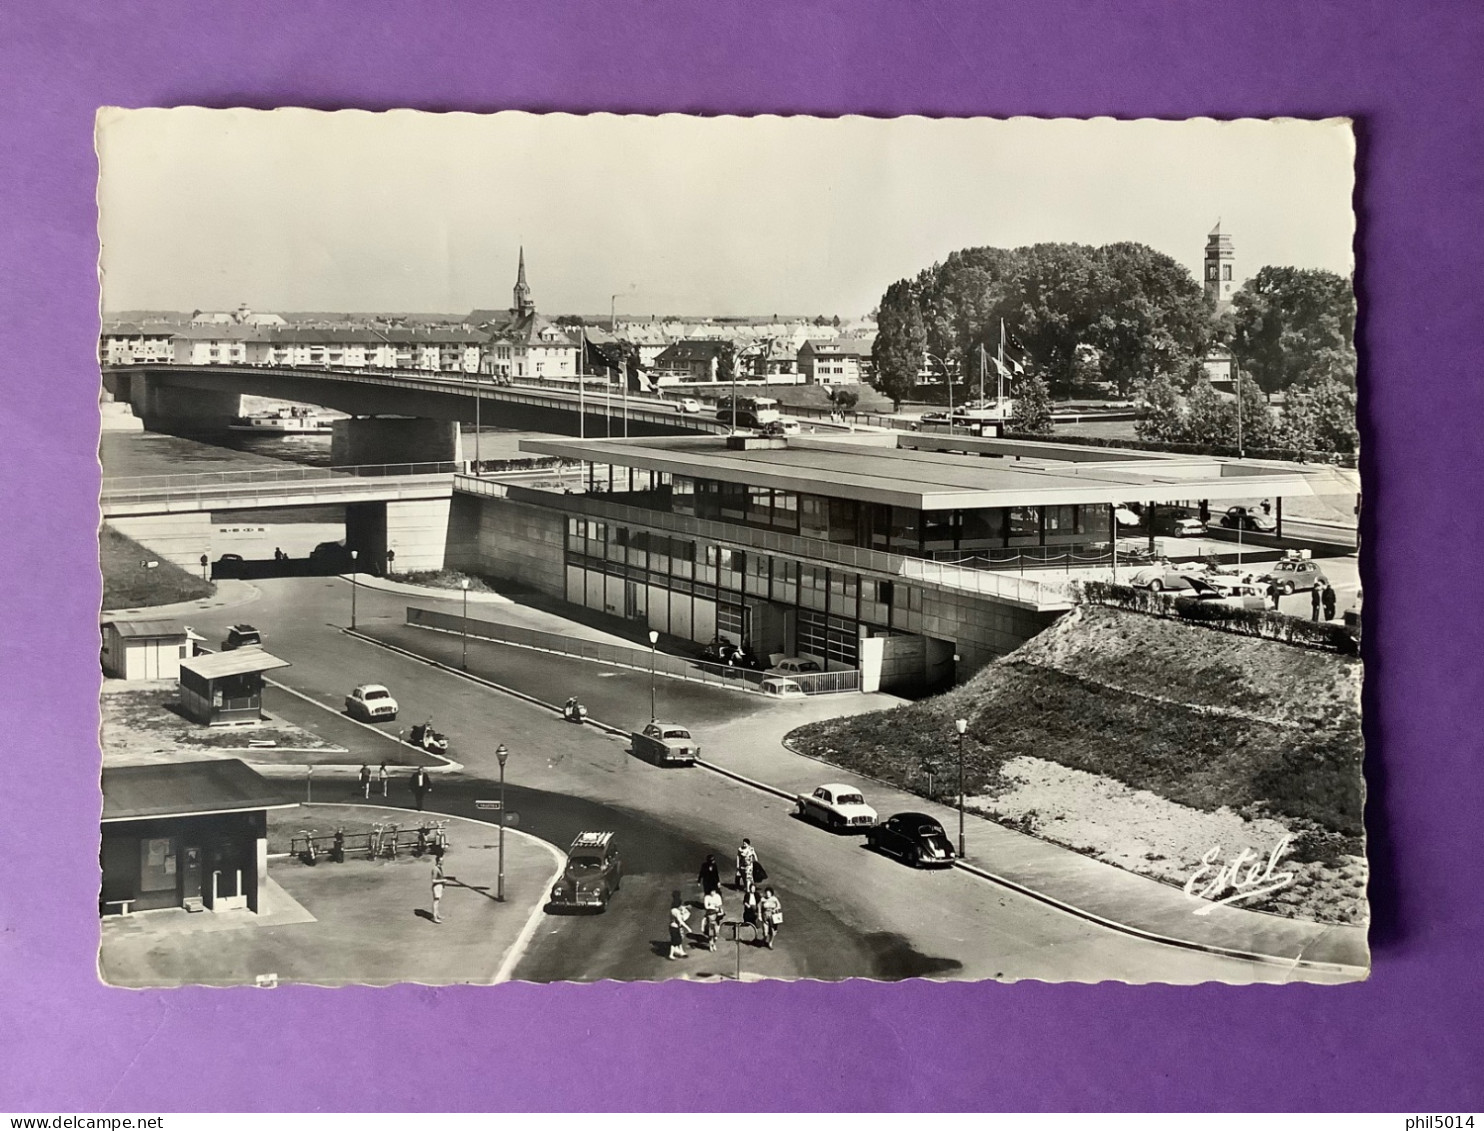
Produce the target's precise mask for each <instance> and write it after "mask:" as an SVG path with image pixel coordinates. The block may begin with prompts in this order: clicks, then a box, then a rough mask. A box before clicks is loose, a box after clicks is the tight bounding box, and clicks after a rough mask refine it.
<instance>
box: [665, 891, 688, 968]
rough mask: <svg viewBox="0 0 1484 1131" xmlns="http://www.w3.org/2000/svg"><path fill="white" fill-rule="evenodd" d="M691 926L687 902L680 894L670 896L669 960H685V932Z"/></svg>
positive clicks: (674, 893)
mask: <svg viewBox="0 0 1484 1131" xmlns="http://www.w3.org/2000/svg"><path fill="white" fill-rule="evenodd" d="M689 926H690V908H688V907H687V906H686V905H685V900H684V899H682V898H681V897H680V893H679V892H678V891H677V892H672V893H671V894H670V953H669V955H668V957H669V958H684V957H685V956H686V950H685V932H686V928H687V927H689Z"/></svg>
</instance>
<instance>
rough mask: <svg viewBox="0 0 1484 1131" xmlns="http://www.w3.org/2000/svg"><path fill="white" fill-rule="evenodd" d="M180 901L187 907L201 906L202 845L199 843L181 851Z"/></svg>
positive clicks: (187, 846)
mask: <svg viewBox="0 0 1484 1131" xmlns="http://www.w3.org/2000/svg"><path fill="white" fill-rule="evenodd" d="M180 901H181V903H182V904H183V905H184V906H186V907H200V906H201V846H200V845H197V844H188V845H186V846H185V847H184V849H182V851H181V861H180Z"/></svg>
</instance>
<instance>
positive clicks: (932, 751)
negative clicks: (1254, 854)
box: [789, 607, 1364, 921]
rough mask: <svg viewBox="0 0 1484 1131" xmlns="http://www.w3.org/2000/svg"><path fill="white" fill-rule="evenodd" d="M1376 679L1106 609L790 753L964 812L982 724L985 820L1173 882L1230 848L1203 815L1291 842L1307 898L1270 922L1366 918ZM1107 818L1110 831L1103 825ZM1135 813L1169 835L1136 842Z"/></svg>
mask: <svg viewBox="0 0 1484 1131" xmlns="http://www.w3.org/2000/svg"><path fill="white" fill-rule="evenodd" d="M1359 673H1360V669H1359V664H1358V661H1356V660H1354V659H1352V658H1346V657H1341V656H1336V655H1333V654H1328V653H1322V652H1316V651H1310V650H1306V649H1303V648H1298V647H1294V646H1291V645H1287V644H1281V643H1277V642H1274V641H1266V640H1256V639H1250V638H1243V637H1237V636H1232V635H1229V634H1226V633H1220V632H1214V631H1211V630H1208V629H1203V628H1200V627H1197V626H1189V625H1185V624H1181V623H1178V622H1174V621H1167V620H1159V619H1156V618H1153V617H1147V616H1140V615H1138V614H1136V613H1130V612H1123V611H1119V610H1114V609H1107V608H1096V607H1090V608H1085V609H1083V610H1081V611H1079V612H1076V613H1073V614H1069V615H1068V616H1067V617H1065V618H1063V619H1062V621H1060V622H1059V623H1058V624H1057V625H1055V626H1054V627H1053V628H1051V629H1049V630H1048V631H1047V632H1045V633H1043V634H1042V635H1041V636H1039V637H1037V638H1036V639H1034V640H1032V641H1030V642H1029V643H1027V644H1026V645H1024V646H1023V647H1022V648H1020V649H1018V650H1017V651H1016V652H1015V653H1013V654H1012V655H1010V656H1007V657H1005V658H1004V659H1003V660H1002V661H1000V662H999V663H996V664H993V665H991V666H990V667H988V668H987V669H985V670H984V671H982V672H980V673H978V674H977V675H976V676H975V677H974V678H973V679H972V680H970V681H969V682H968V683H966V684H965V685H964V686H962V687H959V688H955V689H954V690H952V691H950V692H948V693H946V694H944V695H940V696H937V697H935V698H932V699H927V700H924V701H922V702H919V703H912V704H908V705H906V706H902V707H898V708H896V709H894V710H891V711H885V712H879V713H876V714H870V715H857V716H853V717H850V718H845V719H836V720H830V721H827V722H822V723H812V724H810V725H808V726H805V727H802V728H800V729H799V730H796V731H794V732H793V734H792V735H790V737H789V741H790V742H791V743H792V744H793V745H794V746H795V747H797V748H798V749H800V750H802V751H804V752H806V753H808V754H811V755H814V756H816V757H820V758H824V759H826V760H827V761H831V762H834V763H836V764H838V765H841V766H844V767H846V768H848V769H851V770H856V771H859V772H862V773H866V774H870V775H872V776H873V777H877V778H881V779H883V780H886V781H889V782H891V783H893V784H894V785H898V786H901V787H902V788H905V789H908V790H911V791H913V792H916V793H919V794H923V795H926V794H927V785H928V773H927V769H928V767H929V766H930V765H932V766H933V769H934V771H935V777H934V794H935V796H936V797H937V799H938V800H942V801H949V802H953V801H955V800H956V793H954V791H955V790H956V787H957V748H956V734H955V732H954V727H953V720H954V719H957V718H965V719H967V720H968V724H969V729H968V738H967V740H966V742H965V778H966V783H965V791H966V793H967V794H968V795H969V796H970V797H971V798H972V803H971V804H972V807H973V808H975V809H977V810H978V811H979V812H981V813H983V814H984V815H986V816H990V817H993V818H995V819H998V820H1000V821H1002V822H1003V823H1005V824H1009V825H1012V826H1014V827H1017V828H1020V829H1021V830H1022V831H1025V832H1030V833H1034V834H1036V835H1042V836H1045V837H1046V838H1047V839H1051V840H1059V839H1060V840H1062V842H1063V843H1068V844H1069V846H1070V847H1075V848H1077V849H1078V850H1079V851H1083V852H1086V853H1089V854H1091V855H1096V856H1098V857H1100V858H1102V859H1105V860H1108V861H1109V862H1112V863H1118V864H1120V865H1121V866H1124V867H1131V868H1133V870H1136V871H1141V872H1145V873H1147V874H1151V875H1154V876H1156V877H1157V878H1160V879H1164V880H1167V881H1171V882H1178V880H1179V878H1180V876H1182V875H1184V874H1188V872H1189V869H1190V868H1191V867H1193V866H1194V865H1195V864H1196V863H1198V862H1199V853H1200V851H1203V850H1204V848H1207V847H1210V845H1211V843H1212V841H1211V840H1209V839H1204V840H1203V839H1202V838H1203V837H1208V836H1210V835H1211V829H1212V828H1214V827H1215V825H1214V823H1213V822H1212V821H1211V820H1204V821H1203V820H1202V818H1203V817H1216V816H1219V817H1220V818H1221V821H1222V822H1223V824H1222V829H1223V833H1224V835H1227V836H1229V835H1230V829H1231V828H1232V826H1233V825H1234V824H1239V825H1242V826H1244V827H1250V828H1251V829H1252V831H1253V839H1254V841H1260V840H1261V839H1262V838H1264V837H1271V836H1272V835H1273V832H1274V830H1276V831H1277V832H1278V833H1279V834H1280V835H1281V833H1283V832H1285V831H1286V832H1287V833H1288V834H1291V835H1292V836H1293V838H1294V840H1293V845H1292V850H1291V852H1290V853H1289V855H1288V858H1289V859H1291V860H1292V861H1293V862H1294V863H1296V864H1302V865H1305V866H1306V868H1305V869H1304V872H1305V875H1304V879H1303V881H1302V882H1301V883H1300V884H1296V885H1295V888H1296V889H1300V888H1302V889H1304V890H1302V891H1297V892H1295V893H1289V895H1288V896H1286V897H1285V898H1284V899H1279V900H1275V901H1274V902H1273V903H1272V904H1271V905H1270V907H1269V909H1272V910H1279V911H1282V912H1284V913H1288V914H1300V913H1302V914H1304V916H1305V917H1319V918H1329V919H1334V920H1337V921H1354V920H1355V919H1357V918H1360V917H1362V916H1363V908H1362V907H1361V900H1362V893H1361V891H1360V884H1361V883H1362V882H1363V864H1362V863H1361V862H1360V860H1359V858H1360V857H1361V856H1362V855H1363V852H1364V840H1363V832H1364V830H1363V826H1362V806H1363V800H1364V790H1363V783H1362V778H1361V758H1362V754H1363V750H1362V742H1361V732H1360V712H1359V697H1358V692H1359ZM1053 764H1054V765H1053ZM1027 767H1029V768H1030V769H1029V770H1027ZM1028 781H1030V782H1032V783H1033V784H1032V785H1030V786H1028V785H1027V782H1028ZM1037 783H1038V784H1037ZM1037 788H1039V789H1041V791H1042V795H1041V797H1039V798H1038V797H1037V796H1036V794H1035V790H1036V789H1037ZM950 793H954V796H953V797H950V796H949V794H950ZM1151 795H1152V796H1151ZM1101 806H1106V807H1107V809H1108V813H1107V814H1106V815H1105V816H1104V817H1102V818H1100V817H1099V816H1098V815H1097V814H1093V813H1089V812H1087V811H1086V810H1088V809H1097V808H1099V807H1101ZM1058 809H1062V810H1071V811H1058ZM1079 809H1080V811H1079ZM1130 811H1132V812H1135V813H1139V814H1141V815H1142V814H1143V813H1146V812H1147V813H1148V815H1149V817H1150V828H1152V829H1157V830H1158V833H1157V834H1156V833H1153V832H1150V831H1149V830H1147V829H1144V830H1141V829H1132V828H1129V827H1127V826H1126V825H1125V826H1124V827H1119V824H1120V821H1121V820H1122V819H1124V817H1126V815H1127V814H1128V813H1129V812H1130ZM1058 833H1060V834H1061V835H1060V836H1059V835H1058ZM1065 837H1074V838H1075V839H1072V840H1066V839H1064V838H1065ZM1141 837H1144V838H1146V839H1147V843H1141ZM1183 842H1189V847H1188V848H1187V847H1185V846H1184V843H1183ZM1172 843H1173V844H1180V845H1181V848H1180V850H1178V851H1177V850H1176V849H1174V848H1172V847H1170V845H1171V844H1172ZM1253 847H1254V850H1256V849H1259V848H1264V847H1270V846H1264V845H1263V844H1260V843H1254V844H1253ZM1192 853H1193V854H1194V855H1193V857H1192V855H1191V854H1192ZM1342 877H1343V880H1342Z"/></svg>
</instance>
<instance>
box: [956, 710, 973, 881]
mask: <svg viewBox="0 0 1484 1131" xmlns="http://www.w3.org/2000/svg"><path fill="white" fill-rule="evenodd" d="M953 729H954V730H956V731H958V858H959V859H960V860H962V859H963V858H964V732H965V731H966V730H968V729H969V720H968V719H954V720H953Z"/></svg>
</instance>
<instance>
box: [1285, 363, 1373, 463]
mask: <svg viewBox="0 0 1484 1131" xmlns="http://www.w3.org/2000/svg"><path fill="white" fill-rule="evenodd" d="M1279 438H1280V441H1281V443H1282V446H1284V447H1287V448H1293V449H1294V450H1296V451H1299V452H1346V453H1349V452H1353V451H1355V450H1356V448H1357V447H1358V446H1359V444H1360V432H1359V429H1358V428H1357V427H1356V422H1355V393H1354V392H1353V391H1352V390H1350V389H1348V388H1346V387H1345V386H1344V385H1342V384H1340V382H1338V381H1333V380H1331V381H1324V382H1321V383H1320V384H1318V385H1313V386H1310V387H1308V388H1299V389H1294V390H1292V391H1291V392H1289V393H1288V396H1287V403H1286V404H1285V405H1284V407H1283V421H1282V425H1281V427H1280V429H1279Z"/></svg>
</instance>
